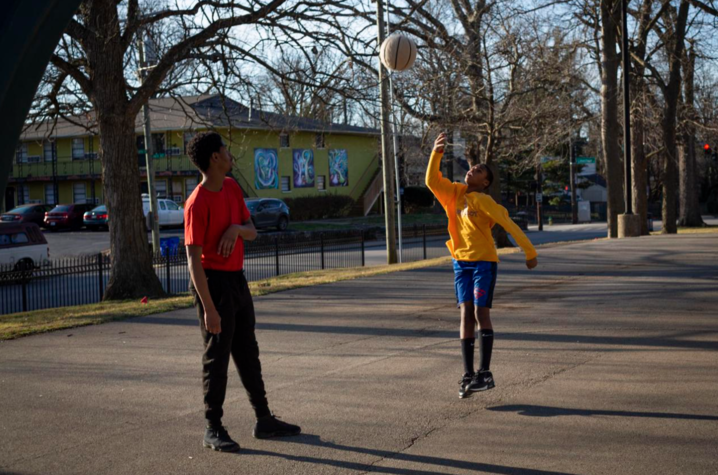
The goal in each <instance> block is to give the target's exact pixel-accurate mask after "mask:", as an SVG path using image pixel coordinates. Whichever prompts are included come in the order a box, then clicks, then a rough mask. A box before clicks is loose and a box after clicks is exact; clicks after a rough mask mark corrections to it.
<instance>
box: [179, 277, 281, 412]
mask: <svg viewBox="0 0 718 475" xmlns="http://www.w3.org/2000/svg"><path fill="white" fill-rule="evenodd" d="M204 272H205V274H206V275H207V284H208V285H209V293H210V295H211V296H212V301H213V302H214V306H215V307H216V308H217V312H218V313H219V316H220V318H221V319H222V322H221V323H222V332H221V333H219V334H218V335H212V334H211V333H209V332H207V329H206V328H205V324H204V306H203V305H202V301H201V300H200V298H199V296H198V295H197V292H196V291H195V289H194V288H193V286H192V285H191V284H190V291H191V292H192V294H193V295H194V296H195V300H194V301H195V306H196V307H197V316H198V317H199V327H200V330H201V332H202V339H203V340H204V354H203V355H202V367H203V370H202V383H203V386H204V415H205V418H206V419H207V421H208V423H210V424H219V423H221V422H220V421H221V419H222V415H223V410H222V405H223V404H224V398H225V394H226V391H227V369H228V367H229V357H230V355H231V356H232V359H233V360H234V364H235V366H236V367H237V371H238V372H239V377H240V379H241V380H242V384H243V385H244V389H245V390H246V391H247V395H248V396H249V402H250V403H251V404H252V407H253V408H254V412H255V414H256V416H257V417H262V416H266V415H269V413H270V412H269V405H268V403H267V394H266V392H265V390H264V381H263V380H262V365H261V363H260V362H259V345H257V339H256V337H255V335H254V325H255V318H254V304H253V302H252V295H251V294H250V292H249V285H247V280H246V279H245V277H244V273H243V272H242V271H236V272H226V271H217V270H211V269H205V271H204Z"/></svg>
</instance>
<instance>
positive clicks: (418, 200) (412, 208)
mask: <svg viewBox="0 0 718 475" xmlns="http://www.w3.org/2000/svg"><path fill="white" fill-rule="evenodd" d="M402 203H403V204H404V211H405V212H406V213H415V212H417V211H425V210H426V209H428V208H431V207H432V206H433V205H434V194H433V193H432V192H431V190H429V189H428V188H425V187H423V186H407V187H405V188H404V195H402Z"/></svg>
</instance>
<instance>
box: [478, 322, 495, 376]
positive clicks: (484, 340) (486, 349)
mask: <svg viewBox="0 0 718 475" xmlns="http://www.w3.org/2000/svg"><path fill="white" fill-rule="evenodd" d="M480 335H481V338H480V340H479V348H480V350H479V351H480V352H481V353H480V354H481V366H480V367H479V371H488V370H489V367H490V366H491V350H493V348H494V331H493V330H481V333H480Z"/></svg>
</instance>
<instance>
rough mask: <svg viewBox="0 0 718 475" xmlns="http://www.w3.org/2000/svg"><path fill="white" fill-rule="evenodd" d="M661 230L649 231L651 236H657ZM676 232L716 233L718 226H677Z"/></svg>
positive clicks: (717, 232)
mask: <svg viewBox="0 0 718 475" xmlns="http://www.w3.org/2000/svg"><path fill="white" fill-rule="evenodd" d="M660 234H661V231H651V236H658V235H660ZM678 234H718V226H704V227H702V228H678Z"/></svg>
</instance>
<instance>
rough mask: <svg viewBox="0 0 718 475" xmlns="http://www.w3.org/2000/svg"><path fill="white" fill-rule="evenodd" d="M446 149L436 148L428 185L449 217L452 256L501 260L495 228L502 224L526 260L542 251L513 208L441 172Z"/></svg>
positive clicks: (428, 171)
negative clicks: (516, 219)
mask: <svg viewBox="0 0 718 475" xmlns="http://www.w3.org/2000/svg"><path fill="white" fill-rule="evenodd" d="M443 155H444V154H443V153H438V152H433V153H432V154H431V158H430V159H429V166H428V168H427V169H426V186H428V187H429V189H430V190H431V191H432V192H433V193H434V196H436V198H437V199H438V200H439V203H441V206H443V207H444V211H446V216H448V217H449V236H451V239H450V240H448V241H446V247H448V248H449V252H450V253H451V257H453V258H454V259H456V260H457V261H489V262H499V256H498V254H497V253H496V246H495V245H494V238H493V236H492V235H491V228H493V227H494V224H499V225H501V226H502V227H503V228H504V229H505V230H506V231H508V232H509V234H511V236H513V238H514V239H515V240H516V242H517V243H518V245H519V246H521V249H523V251H524V253H525V254H526V260H527V261H529V260H531V259H533V258H535V257H536V256H537V255H538V254H537V253H536V249H534V247H533V245H532V244H531V241H529V239H528V238H527V237H526V235H525V234H524V233H523V232H522V231H521V228H519V227H518V226H517V225H516V223H514V222H513V221H512V220H511V218H509V212H508V211H507V210H506V208H504V207H503V206H501V205H499V204H497V203H496V202H495V201H494V199H493V198H492V197H491V196H489V195H487V194H484V193H476V192H474V193H466V189H467V188H468V187H467V186H466V185H462V184H461V183H451V182H450V181H449V180H447V179H446V178H444V177H443V176H442V175H441V171H440V169H441V158H442V157H443Z"/></svg>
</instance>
